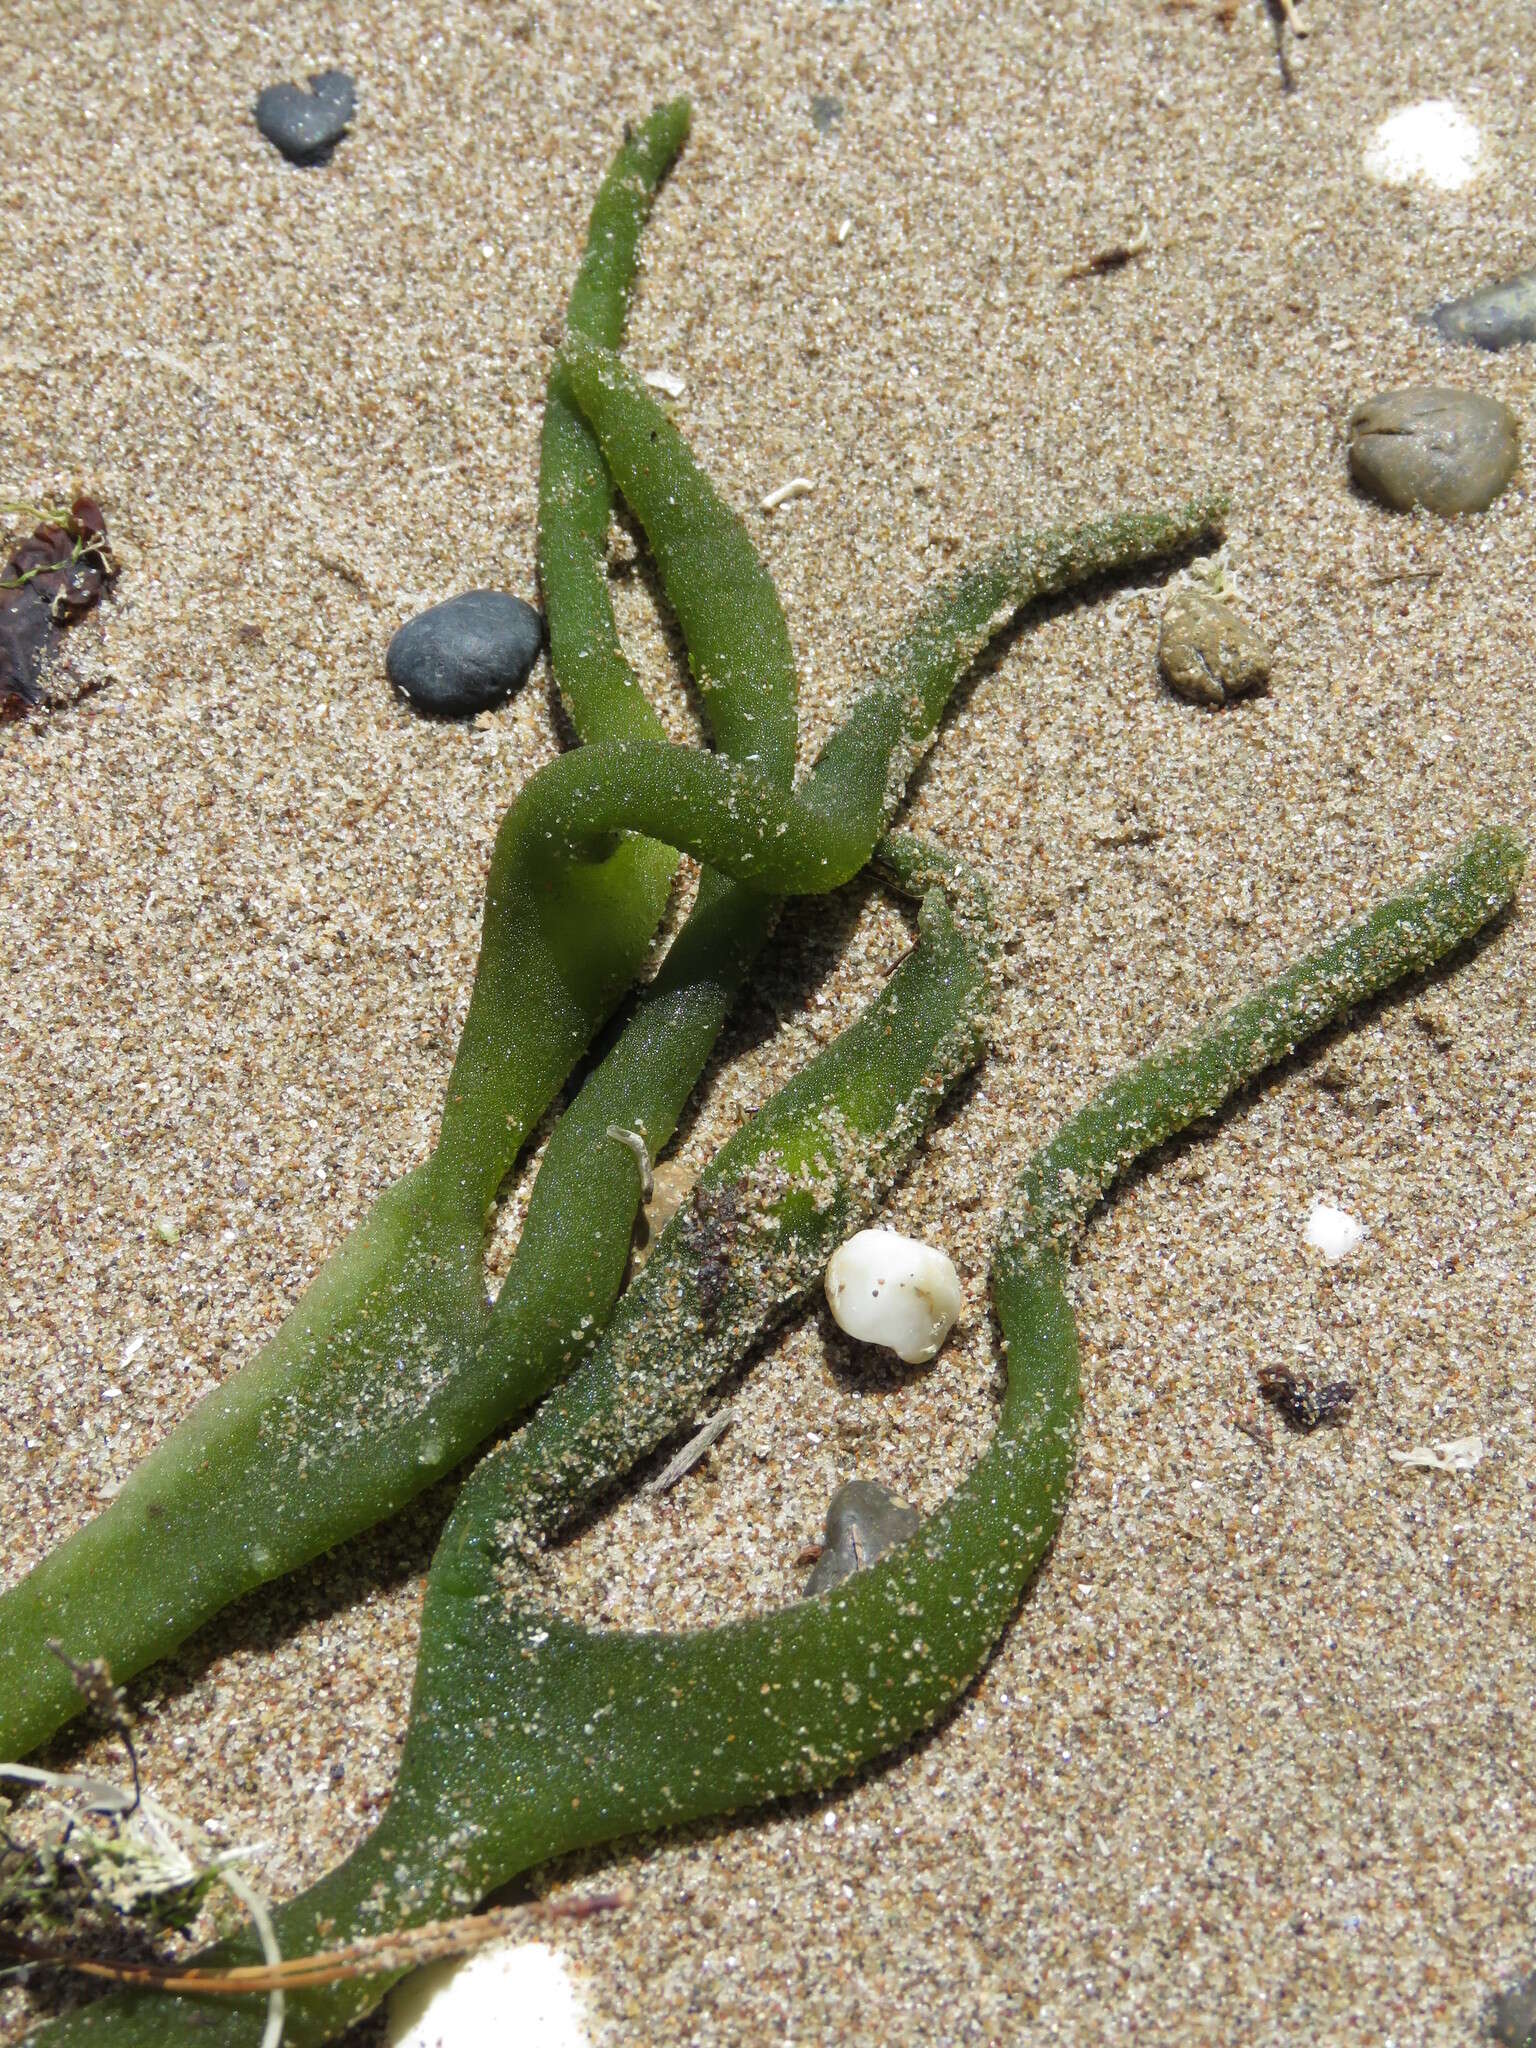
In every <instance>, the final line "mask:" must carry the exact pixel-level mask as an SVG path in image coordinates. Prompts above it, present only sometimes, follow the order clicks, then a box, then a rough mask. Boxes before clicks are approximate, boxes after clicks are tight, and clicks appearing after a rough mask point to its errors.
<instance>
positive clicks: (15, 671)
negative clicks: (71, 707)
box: [0, 496, 117, 719]
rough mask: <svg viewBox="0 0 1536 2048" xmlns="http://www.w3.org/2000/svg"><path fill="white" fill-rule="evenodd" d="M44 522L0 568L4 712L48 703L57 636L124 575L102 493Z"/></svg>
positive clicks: (0, 698) (10, 714) (0, 710)
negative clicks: (48, 669)
mask: <svg viewBox="0 0 1536 2048" xmlns="http://www.w3.org/2000/svg"><path fill="white" fill-rule="evenodd" d="M36 517H37V519H38V521H39V524H38V525H37V526H36V527H35V528H34V529H33V531H32V532H31V533H30V534H29V535H28V536H27V538H26V539H25V540H24V541H23V542H22V543H21V545H20V546H19V547H18V548H16V549H15V550H14V552H13V553H12V555H11V557H10V560H9V561H8V562H7V563H6V565H5V568H4V570H3V571H0V719H8V718H20V717H21V716H23V715H24V713H26V712H28V711H32V710H35V709H36V708H37V707H38V706H39V705H43V704H45V703H46V701H47V700H46V695H45V692H44V689H43V686H42V676H43V670H44V667H45V665H46V663H47V659H48V656H49V653H50V652H51V650H52V648H53V645H54V642H55V640H56V639H57V638H58V636H59V634H60V633H61V632H62V631H63V629H64V628H65V626H67V625H69V624H70V622H71V621H72V620H74V619H78V618H80V617H81V616H82V615H83V614H84V613H86V612H88V611H89V610H90V609H91V607H92V606H93V605H94V604H96V603H97V602H98V600H99V599H100V597H101V595H102V593H103V592H104V591H105V590H107V589H108V588H109V587H110V586H111V583H112V579H113V578H114V577H115V576H116V574H117V563H116V562H115V561H114V559H113V556H112V544H111V542H110V541H109V540H108V539H107V522H106V519H105V518H104V516H103V514H102V510H101V507H100V506H99V505H98V504H97V502H96V500H95V499H94V498H88V497H85V496H81V497H77V498H76V499H75V501H74V503H73V504H72V505H71V506H70V508H69V510H68V511H67V512H64V511H40V512H38V513H37V514H36Z"/></svg>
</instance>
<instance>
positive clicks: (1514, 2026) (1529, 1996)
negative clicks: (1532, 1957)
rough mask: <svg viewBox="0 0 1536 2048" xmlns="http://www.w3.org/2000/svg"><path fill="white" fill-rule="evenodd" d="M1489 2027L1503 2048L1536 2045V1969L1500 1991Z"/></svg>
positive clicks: (1489, 2018)
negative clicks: (1505, 1989)
mask: <svg viewBox="0 0 1536 2048" xmlns="http://www.w3.org/2000/svg"><path fill="white" fill-rule="evenodd" d="M1488 2031H1489V2033H1490V2034H1492V2036H1493V2038H1494V2040H1495V2041H1500V2042H1502V2043H1503V2044H1504V2048H1536V1971H1532V1973H1531V1975H1530V1976H1529V1977H1523V1978H1522V1979H1521V1981H1520V1982H1519V1983H1518V1984H1511V1985H1510V1987H1509V1989H1508V1990H1507V1991H1501V1992H1500V1993H1499V1995H1498V1997H1497V1998H1496V1999H1495V2000H1494V2001H1493V2010H1492V2011H1491V2012H1490V2013H1489V2015H1488Z"/></svg>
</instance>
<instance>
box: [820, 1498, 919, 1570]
mask: <svg viewBox="0 0 1536 2048" xmlns="http://www.w3.org/2000/svg"><path fill="white" fill-rule="evenodd" d="M921 1519H922V1518H921V1516H920V1515H919V1514H918V1512H917V1510H916V1508H909V1507H908V1506H907V1504H906V1502H905V1501H904V1500H900V1499H898V1498H897V1496H896V1495H895V1494H894V1493H892V1492H891V1490H890V1488H889V1487H887V1486H882V1485H881V1484H880V1482H879V1480H878V1479H849V1480H847V1481H846V1482H845V1483H844V1484H843V1485H842V1486H840V1487H839V1488H838V1489H837V1491H836V1493H834V1494H833V1496H832V1501H831V1505H830V1506H829V1507H828V1509H827V1540H826V1546H825V1548H824V1549H823V1550H822V1553H821V1556H820V1557H819V1558H818V1559H817V1561H816V1569H815V1570H814V1571H813V1572H812V1573H811V1576H810V1577H809V1578H808V1579H807V1580H806V1582H805V1591H806V1597H807V1598H809V1597H810V1595H811V1594H813V1593H829V1592H831V1590H832V1588H833V1587H834V1586H840V1585H841V1584H842V1583H843V1581H844V1580H845V1579H851V1578H852V1577H853V1575H854V1573H855V1572H858V1571H862V1570H863V1569H864V1567H865V1565H867V1564H873V1563H874V1562H875V1560H876V1559H877V1558H881V1557H884V1555H885V1553H886V1552H887V1551H888V1550H893V1549H894V1548H895V1547H896V1545H897V1544H898V1543H905V1542H906V1540H907V1538H908V1537H909V1536H911V1535H914V1534H915V1533H916V1531H917V1525H918V1523H919V1521H920V1520H921Z"/></svg>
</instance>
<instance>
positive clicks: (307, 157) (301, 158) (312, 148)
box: [256, 71, 357, 168]
mask: <svg viewBox="0 0 1536 2048" xmlns="http://www.w3.org/2000/svg"><path fill="white" fill-rule="evenodd" d="M356 107H357V88H356V86H355V85H354V84H353V82H352V79H351V76H350V75H349V74H348V73H347V72H345V71H317V72H315V73H313V74H312V75H311V77H310V81H309V91H308V92H305V91H304V90H303V88H302V87H301V86H297V85H289V84H287V83H284V84H282V85H269V86H267V87H266V89H265V90H264V91H263V92H260V93H258V94H257V95H256V126H257V127H258V128H259V129H260V130H261V132H262V134H263V135H265V137H266V138H267V140H268V142H270V143H271V145H272V147H273V148H274V149H275V150H277V151H278V152H279V153H280V154H281V155H283V156H285V157H287V159H288V161H289V163H291V164H300V165H303V166H304V167H305V168H309V167H311V166H313V165H316V164H325V163H329V162H330V160H331V156H332V154H333V152H334V150H335V148H336V145H337V143H338V142H340V140H341V138H342V137H343V135H345V134H346V132H347V123H348V122H349V121H350V120H351V119H352V116H353V113H354V112H355V110H356Z"/></svg>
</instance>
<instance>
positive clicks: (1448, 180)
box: [1365, 100, 1487, 192]
mask: <svg viewBox="0 0 1536 2048" xmlns="http://www.w3.org/2000/svg"><path fill="white" fill-rule="evenodd" d="M1486 165H1487V159H1486V158H1485V156H1484V153H1483V139H1482V137H1481V136H1480V135H1479V134H1478V132H1477V129H1476V128H1475V127H1474V126H1473V124H1472V122H1470V121H1469V120H1468V119H1467V117H1466V115H1465V114H1464V113H1463V112H1462V111H1461V109H1460V107H1458V106H1457V104H1456V102H1455V101H1454V100H1420V101H1419V103H1418V105H1417V106H1412V107H1400V108H1399V109H1398V111H1397V112H1396V113H1395V114H1389V115H1388V116H1387V118H1386V120H1385V121H1383V122H1381V123H1380V125H1379V126H1378V127H1377V128H1376V129H1375V131H1374V132H1373V133H1372V136H1371V139H1370V141H1369V142H1368V143H1367V145H1366V150H1365V169H1366V175H1367V176H1368V177H1372V178H1379V179H1380V180H1381V182H1382V183H1383V184H1384V185H1427V186H1429V187H1430V189H1431V190H1432V191H1435V192H1459V191H1460V190H1461V189H1462V187H1463V186H1464V185H1470V184H1471V183H1472V180H1473V179H1474V178H1476V177H1477V176H1478V175H1479V174H1480V173H1481V172H1482V171H1483V170H1484V169H1485V168H1486Z"/></svg>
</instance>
